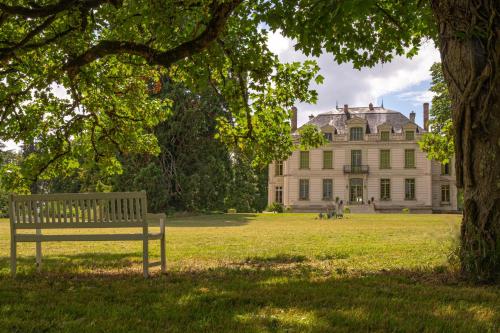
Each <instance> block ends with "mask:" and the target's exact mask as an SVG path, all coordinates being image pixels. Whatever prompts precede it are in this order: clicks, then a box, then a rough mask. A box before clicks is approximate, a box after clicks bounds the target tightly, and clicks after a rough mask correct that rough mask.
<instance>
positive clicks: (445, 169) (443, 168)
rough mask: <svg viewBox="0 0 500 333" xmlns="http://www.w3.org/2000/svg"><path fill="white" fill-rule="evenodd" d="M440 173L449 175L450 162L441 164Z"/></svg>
mask: <svg viewBox="0 0 500 333" xmlns="http://www.w3.org/2000/svg"><path fill="white" fill-rule="evenodd" d="M441 175H443V176H449V175H450V164H449V163H446V164H441Z"/></svg>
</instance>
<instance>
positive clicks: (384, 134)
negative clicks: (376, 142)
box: [380, 131, 389, 141]
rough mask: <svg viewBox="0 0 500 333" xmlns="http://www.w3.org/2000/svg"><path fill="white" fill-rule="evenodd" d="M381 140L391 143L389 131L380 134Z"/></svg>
mask: <svg viewBox="0 0 500 333" xmlns="http://www.w3.org/2000/svg"><path fill="white" fill-rule="evenodd" d="M380 140H382V141H389V131H382V132H380Z"/></svg>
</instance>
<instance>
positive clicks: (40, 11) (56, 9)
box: [0, 0, 118, 18]
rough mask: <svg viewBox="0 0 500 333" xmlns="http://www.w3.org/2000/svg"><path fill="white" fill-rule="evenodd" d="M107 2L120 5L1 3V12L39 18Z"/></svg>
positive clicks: (87, 0)
mask: <svg viewBox="0 0 500 333" xmlns="http://www.w3.org/2000/svg"><path fill="white" fill-rule="evenodd" d="M106 2H109V3H111V4H113V5H115V6H116V5H117V4H118V1H116V0H61V1H59V2H58V3H55V4H52V5H47V6H41V7H23V6H10V5H6V4H4V3H0V10H2V11H3V12H4V13H7V14H10V15H17V16H22V17H25V18H37V17H47V16H51V15H54V14H57V13H60V12H62V11H65V10H67V9H70V8H71V7H72V6H74V5H79V6H80V7H82V8H94V7H97V6H99V5H101V4H103V3H106Z"/></svg>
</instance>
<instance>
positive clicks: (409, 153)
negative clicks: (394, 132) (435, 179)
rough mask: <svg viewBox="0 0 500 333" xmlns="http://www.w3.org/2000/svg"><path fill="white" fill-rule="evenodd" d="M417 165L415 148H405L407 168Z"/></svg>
mask: <svg viewBox="0 0 500 333" xmlns="http://www.w3.org/2000/svg"><path fill="white" fill-rule="evenodd" d="M414 167H415V149H405V168H407V169H409V168H414Z"/></svg>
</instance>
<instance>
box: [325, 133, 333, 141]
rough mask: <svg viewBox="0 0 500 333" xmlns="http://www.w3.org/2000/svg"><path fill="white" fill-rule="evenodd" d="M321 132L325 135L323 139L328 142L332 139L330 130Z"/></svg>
mask: <svg viewBox="0 0 500 333" xmlns="http://www.w3.org/2000/svg"><path fill="white" fill-rule="evenodd" d="M323 134H324V135H325V139H327V140H328V141H330V142H332V141H333V133H331V132H325V133H323Z"/></svg>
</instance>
